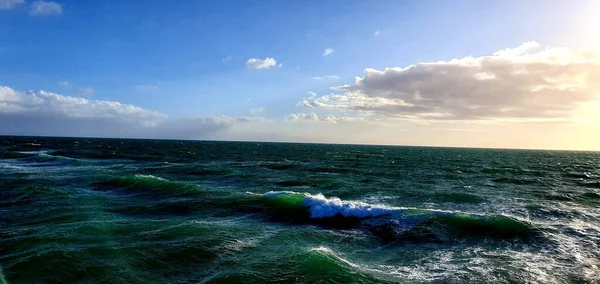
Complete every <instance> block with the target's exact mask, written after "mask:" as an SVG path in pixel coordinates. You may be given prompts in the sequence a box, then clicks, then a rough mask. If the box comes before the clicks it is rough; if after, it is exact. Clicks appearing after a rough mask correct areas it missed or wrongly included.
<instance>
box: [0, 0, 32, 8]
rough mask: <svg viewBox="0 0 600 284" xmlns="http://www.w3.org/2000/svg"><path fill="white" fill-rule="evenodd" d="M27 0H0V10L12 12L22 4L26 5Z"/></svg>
mask: <svg viewBox="0 0 600 284" xmlns="http://www.w3.org/2000/svg"><path fill="white" fill-rule="evenodd" d="M25 3H26V2H25V0H0V10H10V9H14V8H16V7H17V6H18V5H20V4H25Z"/></svg>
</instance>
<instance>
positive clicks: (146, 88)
mask: <svg viewBox="0 0 600 284" xmlns="http://www.w3.org/2000/svg"><path fill="white" fill-rule="evenodd" d="M133 88H134V89H135V91H136V92H138V93H154V92H158V91H159V90H160V87H159V86H157V85H136V86H134V87H133Z"/></svg>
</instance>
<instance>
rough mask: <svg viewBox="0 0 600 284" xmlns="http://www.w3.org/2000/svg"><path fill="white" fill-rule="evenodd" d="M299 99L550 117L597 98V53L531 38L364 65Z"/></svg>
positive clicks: (364, 108)
mask: <svg viewBox="0 0 600 284" xmlns="http://www.w3.org/2000/svg"><path fill="white" fill-rule="evenodd" d="M334 90H337V91H339V92H341V94H330V95H325V96H320V97H307V98H304V99H303V100H301V101H300V102H299V105H302V106H305V107H312V108H324V109H332V110H341V111H358V112H362V113H363V114H370V115H375V116H383V117H392V118H410V119H438V120H440V119H443V120H482V119H485V120H489V119H520V120H523V119H530V120H536V119H537V120H552V119H564V118H568V117H570V116H571V115H572V114H573V113H574V112H576V111H577V109H578V107H580V106H581V105H583V104H586V103H589V102H593V101H597V100H600V53H598V52H596V51H590V50H582V49H569V48H546V49H544V48H541V46H540V45H539V44H537V43H534V42H528V43H525V44H523V45H521V46H519V47H516V48H512V49H504V50H502V51H499V52H496V53H494V54H493V55H490V56H482V57H477V58H474V57H465V58H460V59H452V60H449V61H438V62H420V63H417V64H415V65H410V66H406V67H395V68H386V69H385V70H376V69H370V68H368V69H366V70H365V72H364V76H363V77H362V78H361V77H359V78H356V81H355V83H353V84H350V85H344V86H339V87H336V88H334Z"/></svg>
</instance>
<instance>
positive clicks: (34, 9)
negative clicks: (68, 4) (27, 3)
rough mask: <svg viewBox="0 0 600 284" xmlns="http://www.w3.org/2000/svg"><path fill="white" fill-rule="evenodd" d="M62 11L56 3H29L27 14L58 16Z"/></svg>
mask: <svg viewBox="0 0 600 284" xmlns="http://www.w3.org/2000/svg"><path fill="white" fill-rule="evenodd" d="M62 11H63V10H62V6H61V5H60V4H58V3H56V2H52V1H48V2H46V1H35V2H33V3H31V7H30V9H29V14H30V15H32V16H43V15H60V14H62Z"/></svg>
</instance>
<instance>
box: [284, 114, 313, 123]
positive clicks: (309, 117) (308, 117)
mask: <svg viewBox="0 0 600 284" xmlns="http://www.w3.org/2000/svg"><path fill="white" fill-rule="evenodd" d="M285 120H287V121H292V122H302V121H304V122H317V121H319V116H318V115H317V114H316V113H292V114H290V115H288V116H287V117H286V119H285Z"/></svg>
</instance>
